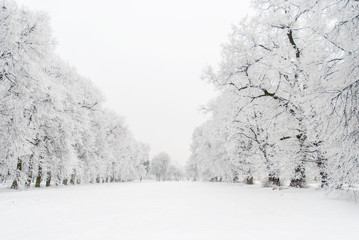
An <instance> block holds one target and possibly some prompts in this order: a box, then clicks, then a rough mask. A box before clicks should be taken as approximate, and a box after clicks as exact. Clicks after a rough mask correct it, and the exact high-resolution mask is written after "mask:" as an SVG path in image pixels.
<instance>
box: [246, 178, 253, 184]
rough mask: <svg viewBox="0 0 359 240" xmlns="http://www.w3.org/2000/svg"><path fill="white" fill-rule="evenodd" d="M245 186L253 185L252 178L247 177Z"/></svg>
mask: <svg viewBox="0 0 359 240" xmlns="http://www.w3.org/2000/svg"><path fill="white" fill-rule="evenodd" d="M246 184H253V176H250V177H247V179H246Z"/></svg>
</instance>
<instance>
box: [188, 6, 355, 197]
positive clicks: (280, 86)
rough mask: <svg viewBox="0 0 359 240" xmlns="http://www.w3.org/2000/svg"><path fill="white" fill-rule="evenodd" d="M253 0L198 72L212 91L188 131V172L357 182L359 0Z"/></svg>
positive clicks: (349, 185) (218, 177)
mask: <svg viewBox="0 0 359 240" xmlns="http://www.w3.org/2000/svg"><path fill="white" fill-rule="evenodd" d="M253 6H254V7H255V8H256V14H255V15H254V16H253V17H252V18H247V19H244V20H242V21H241V22H240V24H238V25H237V26H234V27H233V31H232V33H231V34H230V36H229V41H228V42H227V43H226V44H224V46H223V49H222V56H223V58H222V62H221V63H220V65H219V67H218V69H213V68H212V67H209V68H208V69H207V70H206V71H205V72H204V79H205V80H207V81H209V82H210V83H211V84H213V85H214V86H215V87H216V88H217V89H218V90H219V92H220V96H219V97H218V98H216V99H214V100H213V101H212V102H211V103H210V106H209V109H211V112H212V119H211V120H209V121H208V122H206V123H204V124H203V125H202V126H200V127H198V128H197V129H196V130H195V132H194V133H193V141H192V156H191V158H190V160H189V161H188V163H187V167H186V171H187V175H188V177H189V178H192V179H198V178H201V179H205V180H215V181H247V182H248V183H252V182H253V177H254V178H255V179H257V180H261V181H263V182H264V183H265V184H266V185H284V184H287V185H290V186H293V187H304V186H306V183H307V182H308V181H309V180H310V181H312V180H317V181H319V182H320V184H321V186H322V187H323V188H327V187H329V188H332V189H334V188H336V189H345V190H356V189H357V187H358V184H359V161H358V155H359V148H358V140H359V131H358V123H359V111H358V106H359V105H358V104H359V102H358V97H359V79H358V76H359V58H358V55H359V49H358V48H359V45H358V44H357V43H358V42H359V29H358V23H359V2H358V1H354V0H349V1H348V0H347V1H341V0H339V1H334V0H329V1H328V0H325V1H324V0H319V1H309V0H308V1H307V0H289V1H287V0H255V1H253Z"/></svg>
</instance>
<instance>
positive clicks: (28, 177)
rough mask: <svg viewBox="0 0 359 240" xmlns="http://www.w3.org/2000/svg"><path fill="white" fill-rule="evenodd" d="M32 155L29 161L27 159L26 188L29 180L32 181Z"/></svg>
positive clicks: (29, 183)
mask: <svg viewBox="0 0 359 240" xmlns="http://www.w3.org/2000/svg"><path fill="white" fill-rule="evenodd" d="M32 157H33V156H30V161H29V173H28V175H27V181H26V183H25V186H26V187H27V188H29V187H30V185H31V182H32V177H33V166H32Z"/></svg>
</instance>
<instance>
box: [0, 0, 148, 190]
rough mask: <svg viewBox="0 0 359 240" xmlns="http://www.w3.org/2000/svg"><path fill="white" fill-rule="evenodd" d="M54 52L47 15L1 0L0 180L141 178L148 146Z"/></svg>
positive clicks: (19, 183) (16, 183)
mask: <svg viewBox="0 0 359 240" xmlns="http://www.w3.org/2000/svg"><path fill="white" fill-rule="evenodd" d="M53 49H54V44H53V39H52V36H51V31H50V28H49V24H48V17H47V16H46V15H45V14H42V13H39V12H32V11H28V10H26V9H22V8H19V7H18V6H17V5H16V3H15V2H14V1H7V0H1V1H0V127H1V131H0V145H1V146H2V148H1V149H0V181H1V182H6V183H8V184H9V185H10V186H11V188H15V189H18V188H23V187H30V186H31V185H32V184H35V186H36V187H40V185H41V184H45V185H46V186H50V185H53V184H55V185H60V184H65V185H66V184H78V183H83V182H85V183H95V182H98V183H100V182H110V181H127V180H132V179H136V178H137V179H139V178H141V177H142V175H144V171H145V168H144V163H145V162H146V161H148V158H149V155H148V154H149V147H148V146H147V145H145V144H143V143H140V142H138V141H136V140H135V139H134V138H133V136H132V135H131V133H130V131H129V130H128V127H127V126H126V124H125V122H124V120H123V119H122V117H120V116H118V115H117V114H115V113H113V112H111V111H109V110H107V109H104V108H103V107H102V106H101V104H102V101H103V100H102V94H101V93H100V92H99V90H98V89H96V88H95V87H94V86H93V85H92V84H91V82H90V81H89V80H87V79H85V78H83V77H82V76H80V75H79V74H78V73H77V72H76V70H75V69H73V68H72V67H70V66H68V65H67V64H65V63H64V62H63V61H62V60H61V59H60V58H59V57H58V56H56V55H55V54H54V52H53Z"/></svg>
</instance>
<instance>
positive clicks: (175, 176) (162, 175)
mask: <svg viewBox="0 0 359 240" xmlns="http://www.w3.org/2000/svg"><path fill="white" fill-rule="evenodd" d="M150 169H151V170H150V171H151V174H153V175H154V176H155V178H156V181H166V180H170V181H173V180H176V181H179V180H180V179H182V177H183V173H182V170H181V168H180V167H179V166H177V165H176V164H175V163H173V162H172V161H171V158H170V156H169V155H168V154H167V153H166V152H161V153H159V154H157V155H156V156H154V157H153V158H152V160H151V165H150Z"/></svg>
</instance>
